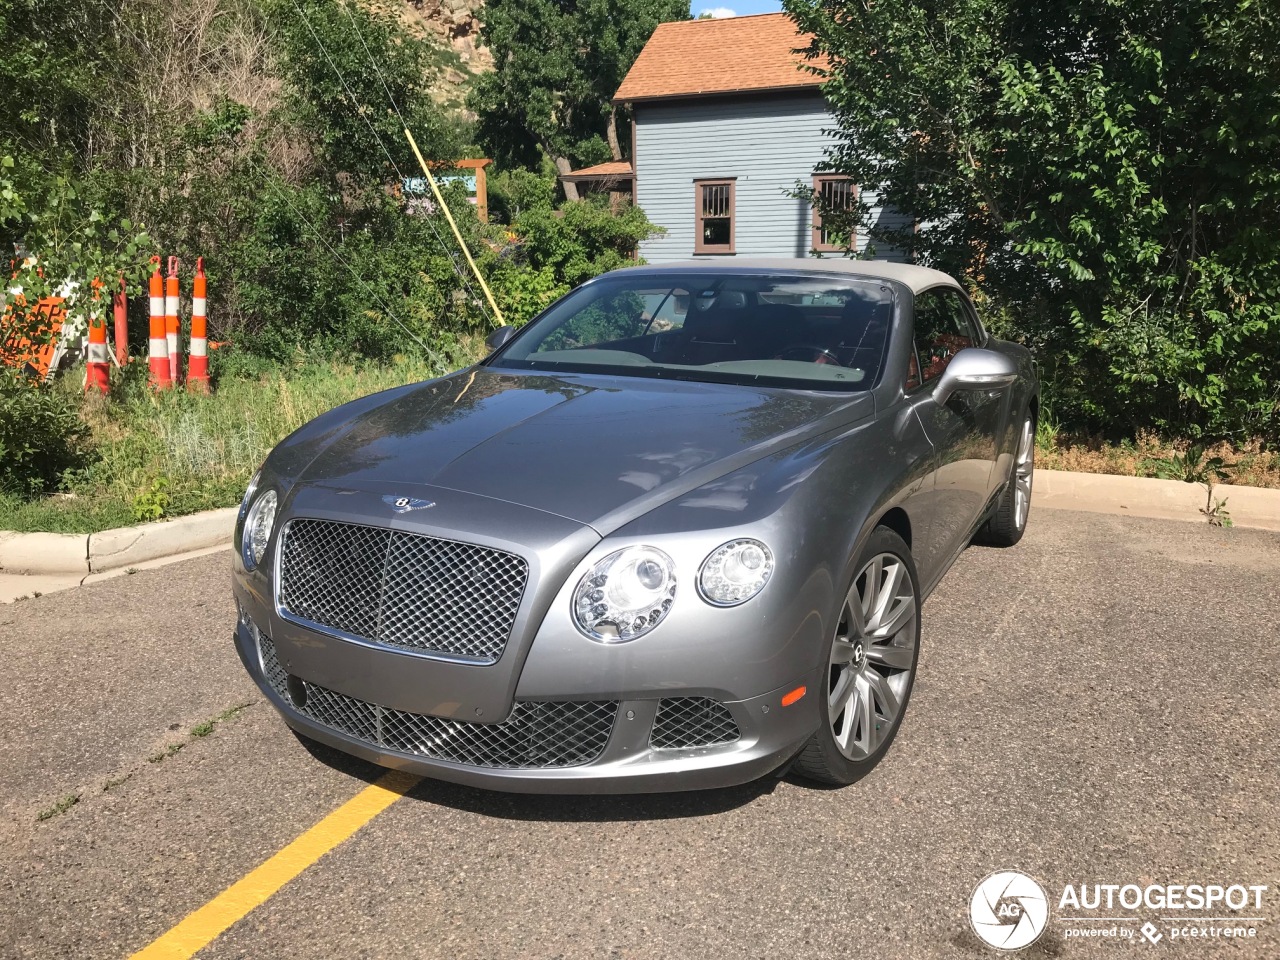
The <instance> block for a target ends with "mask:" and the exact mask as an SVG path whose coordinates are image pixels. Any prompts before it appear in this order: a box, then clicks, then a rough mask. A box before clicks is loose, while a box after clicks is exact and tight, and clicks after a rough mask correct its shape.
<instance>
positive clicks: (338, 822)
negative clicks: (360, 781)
mask: <svg viewBox="0 0 1280 960" xmlns="http://www.w3.org/2000/svg"><path fill="white" fill-rule="evenodd" d="M421 779H422V778H421V777H415V776H413V775H412V774H408V773H402V772H400V771H398V770H393V771H391V772H390V773H387V774H384V775H383V776H382V777H380V778H379V779H378V780H377V782H375V783H373V784H370V785H369V786H367V787H365V788H364V789H363V790H361V791H360V792H359V793H358V794H356V795H355V796H354V797H352V798H351V799H350V800H348V801H347V802H346V803H344V804H343V805H342V806H340V807H339V808H338V809H337V810H335V811H333V813H331V814H329V815H328V816H327V817H325V818H324V819H323V820H321V821H320V822H319V823H317V824H316V825H315V826H314V827H312V828H311V829H310V830H308V831H307V832H306V833H304V834H303V835H302V836H300V837H298V839H297V840H294V841H293V842H292V843H290V844H289V845H288V846H287V847H285V848H284V849H283V850H281V851H280V852H279V853H277V854H276V855H275V856H273V857H271V859H269V860H267V861H266V862H265V863H263V864H262V865H261V866H259V867H258V868H257V869H255V870H254V871H252V872H251V873H249V874H247V875H246V876H244V877H243V878H242V879H240V880H237V881H236V882H235V883H233V884H232V885H231V886H229V887H227V889H225V890H223V891H222V892H221V893H220V894H218V895H217V896H216V897H214V898H213V899H212V900H210V901H209V902H208V903H206V904H205V905H204V906H203V907H201V908H200V909H199V910H196V911H195V912H194V913H191V914H188V915H187V916H186V917H185V918H183V919H182V920H181V921H179V922H178V924H177V926H175V927H173V928H172V929H171V930H170V931H169V932H168V933H166V934H164V935H163V936H161V937H160V938H159V939H157V940H155V941H153V942H152V943H151V944H150V945H148V946H146V947H144V948H143V949H141V950H139V951H138V952H137V953H135V954H134V955H133V956H132V958H130V960H178V958H186V957H193V956H195V954H196V953H197V952H199V951H200V950H202V949H204V948H205V947H207V946H208V945H209V944H210V943H212V942H213V941H214V940H215V939H216V938H217V937H218V935H219V934H221V933H222V932H223V931H224V930H226V929H227V928H228V927H230V926H231V925H232V924H233V923H235V922H236V921H237V920H240V919H241V918H243V917H245V916H246V915H248V914H249V912H250V911H252V910H253V909H254V908H256V907H259V906H261V905H262V904H264V903H266V902H267V900H269V899H270V898H271V896H272V895H273V894H274V893H275V892H276V891H277V890H279V889H280V888H281V887H283V886H284V885H285V884H286V883H288V882H289V881H290V880H292V879H293V878H294V877H296V876H297V875H298V874H300V873H302V871H303V870H305V869H307V867H309V866H311V865H312V864H313V863H315V862H316V861H317V860H319V859H320V858H321V857H323V856H324V855H325V854H326V853H328V852H329V851H330V850H332V849H333V848H334V847H336V846H337V845H338V844H340V843H342V841H343V840H346V839H347V838H348V837H350V836H351V835H352V834H353V833H355V832H356V831H357V830H359V829H360V828H361V827H363V826H364V825H365V824H366V823H368V822H369V821H370V820H372V819H373V818H374V817H376V816H377V815H378V814H379V813H381V812H382V811H383V810H385V809H387V807H389V806H391V804H393V803H395V802H396V801H397V800H399V799H400V798H401V797H403V796H404V795H405V794H406V793H408V792H409V791H410V790H412V789H413V787H414V786H415V785H416V784H417V783H418V782H419V780H421Z"/></svg>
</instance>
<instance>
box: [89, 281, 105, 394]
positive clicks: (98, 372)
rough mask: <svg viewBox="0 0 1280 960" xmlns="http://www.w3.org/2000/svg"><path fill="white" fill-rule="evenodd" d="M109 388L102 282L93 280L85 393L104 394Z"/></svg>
mask: <svg viewBox="0 0 1280 960" xmlns="http://www.w3.org/2000/svg"><path fill="white" fill-rule="evenodd" d="M110 388H111V358H110V357H108V356H107V320H106V317H105V316H104V315H103V311H102V281H101V280H100V279H98V278H97V277H94V278H93V298H92V300H91V301H90V303H89V356H88V363H86V364H85V378H84V389H85V392H86V393H87V392H89V391H90V390H95V389H96V390H98V391H100V392H102V393H106V392H107V391H108V390H109V389H110Z"/></svg>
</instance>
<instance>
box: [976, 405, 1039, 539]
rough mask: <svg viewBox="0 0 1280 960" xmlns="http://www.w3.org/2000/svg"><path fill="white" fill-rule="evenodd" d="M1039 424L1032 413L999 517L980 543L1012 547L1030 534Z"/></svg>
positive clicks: (993, 519) (993, 518)
mask: <svg viewBox="0 0 1280 960" xmlns="http://www.w3.org/2000/svg"><path fill="white" fill-rule="evenodd" d="M1035 458H1036V424H1035V421H1034V420H1033V419H1032V418H1031V414H1030V413H1028V414H1027V416H1026V419H1024V420H1023V421H1022V433H1021V434H1019V436H1018V453H1017V456H1016V457H1015V458H1014V461H1013V476H1011V477H1010V478H1009V484H1008V486H1006V487H1005V488H1004V492H1003V493H1002V494H1000V500H999V502H998V503H997V504H996V510H995V513H993V514H992V515H991V518H990V519H989V520H988V521H987V522H986V523H985V524H983V526H982V530H981V531H980V533H979V536H978V539H979V542H981V543H985V544H987V545H988V546H992V547H1012V546H1013V545H1014V544H1015V543H1017V542H1018V541H1019V540H1021V539H1022V535H1023V534H1024V533H1026V531H1027V517H1028V516H1029V515H1030V513H1031V481H1032V479H1034V474H1035V468H1036V462H1035Z"/></svg>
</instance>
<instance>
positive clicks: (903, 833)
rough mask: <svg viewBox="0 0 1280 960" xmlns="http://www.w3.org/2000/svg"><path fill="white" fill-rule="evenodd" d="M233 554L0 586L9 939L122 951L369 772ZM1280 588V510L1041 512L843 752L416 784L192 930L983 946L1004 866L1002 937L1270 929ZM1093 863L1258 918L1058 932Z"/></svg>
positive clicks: (988, 553)
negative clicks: (564, 784)
mask: <svg viewBox="0 0 1280 960" xmlns="http://www.w3.org/2000/svg"><path fill="white" fill-rule="evenodd" d="M228 569H229V558H228V555H227V554H226V553H219V554H213V555H210V556H207V557H202V558H200V559H196V560H191V561H187V562H184V563H179V564H173V565H171V566H167V567H163V568H160V569H155V570H149V571H144V572H140V573H137V574H135V575H132V576H123V577H119V578H117V579H114V580H110V581H106V582H102V583H98V584H95V585H92V586H88V587H84V588H81V589H78V590H71V591H68V592H64V593H59V594H54V595H49V596H44V597H39V598H35V599H31V600H26V601H23V602H20V603H16V604H13V605H9V606H3V607H0V652H2V653H3V660H4V671H5V679H4V683H3V690H4V691H5V696H4V697H3V698H2V699H0V764H2V765H3V770H4V784H5V788H4V791H3V795H2V796H0V805H2V806H0V849H3V857H0V956H4V957H22V958H27V957H39V958H44V957H77V958H81V957H92V958H97V957H103V958H111V957H127V956H129V955H131V954H132V953H134V952H135V951H138V950H141V949H143V948H144V947H146V946H147V945H148V944H150V943H151V942H152V941H154V940H155V939H156V938H157V937H160V936H161V935H162V934H164V933H165V932H166V931H167V930H169V929H170V928H171V927H173V926H174V925H175V924H176V923H178V922H179V921H180V920H182V919H183V918H184V917H185V916H187V915H188V914H190V913H191V912H192V911H195V910H197V909H198V908H200V907H201V906H202V905H204V904H206V903H207V902H208V901H210V900H211V899H212V898H214V897H215V896H217V895H218V894H219V892H220V891H222V890H223V889H224V888H226V887H227V886H228V885H230V884H233V883H235V882H236V881H237V880H239V879H240V878H242V877H243V876H245V874H247V873H248V872H249V871H251V870H253V869H254V868H255V867H257V866H258V865H259V864H261V863H263V862H264V861H267V860H268V859H269V858H272V857H273V856H274V855H275V854H276V853H277V852H278V851H280V850H281V848H283V847H285V846H286V845H287V844H289V843H290V842H291V841H293V840H294V839H295V838H297V837H298V836H299V835H300V834H302V833H303V832H304V831H306V830H307V829H308V828H310V827H312V826H313V825H314V824H316V823H317V822H319V821H321V820H322V819H323V818H325V817H326V815H328V814H330V813H331V812H332V811H333V810H335V809H336V808H338V807H340V806H341V805H342V804H344V803H345V802H346V801H348V800H350V799H351V798H352V797H354V796H356V795H357V794H360V792H361V791H362V790H363V789H364V788H365V787H366V785H367V784H368V783H370V782H372V781H374V780H376V779H377V778H378V777H379V776H381V774H382V771H380V770H378V769H376V768H373V767H371V766H368V765H366V764H363V763H360V762H357V761H354V760H350V759H348V758H345V757H343V756H342V755H340V754H335V753H330V752H328V751H326V750H323V749H322V748H319V747H312V748H310V749H309V748H308V747H307V746H305V745H304V744H303V743H302V742H300V741H299V740H298V739H297V738H295V737H294V736H293V735H292V734H291V733H290V732H289V731H288V729H287V728H286V727H285V726H284V724H283V723H282V722H281V721H280V720H279V719H278V718H277V717H276V715H275V714H274V712H273V711H272V710H271V709H270V708H269V707H268V706H267V704H266V703H265V702H264V700H263V698H262V697H261V695H260V694H259V693H258V692H257V690H256V688H255V687H254V686H253V685H252V683H251V682H250V681H249V679H248V677H247V676H246V675H245V674H244V672H243V671H242V669H241V667H240V664H239V661H238V660H237V658H236V656H235V653H234V651H233V650H232V647H231V643H230V631H231V626H232V621H233V618H234V613H233V608H232V604H231V599H230V593H229V585H228V581H229V574H228ZM1278 611H1280V535H1277V534H1272V533H1264V532H1259V531H1249V530H1225V531H1224V530H1219V529H1214V528H1211V527H1209V526H1207V525H1203V524H1189V523H1178V522H1165V521H1151V520H1137V519H1132V518H1126V517H1113V516H1105V515H1096V514H1082V513H1072V512H1066V511H1049V510H1040V511H1038V512H1037V513H1035V514H1033V516H1032V521H1031V526H1030V530H1029V532H1028V534H1027V537H1026V539H1025V540H1024V541H1023V543H1022V544H1021V545H1019V546H1018V547H1016V548H1014V549H1011V550H1004V551H1000V550H993V549H985V548H976V547H975V548H972V549H970V550H969V551H968V552H967V553H966V554H965V555H964V556H963V557H962V558H961V560H960V561H959V563H958V564H957V565H956V567H955V568H954V569H953V570H952V571H951V573H950V574H949V575H948V576H947V578H946V579H945V581H944V582H943V584H942V586H941V587H940V588H939V590H938V591H937V592H936V593H935V594H934V596H933V597H932V598H931V599H930V600H929V602H928V603H927V605H926V606H925V609H924V614H925V626H924V629H925V634H924V641H923V643H924V646H923V647H922V654H921V662H920V674H919V679H918V681H917V685H916V691H915V694H914V698H913V701H912V705H911V709H910V711H909V713H908V715H907V719H906V722H905V725H904V727H903V730H902V732H901V734H900V736H899V737H898V739H897V741H896V743H895V745H894V747H893V750H892V751H891V753H890V754H889V756H888V757H887V759H886V760H885V761H884V762H883V763H882V764H881V765H880V766H879V768H878V769H876V770H875V771H874V772H873V773H872V774H871V775H870V776H869V777H867V778H866V779H864V780H863V781H862V782H860V783H858V784H856V785H854V786H852V787H849V788H846V789H844V790H821V789H815V788H813V787H810V786H807V785H805V784H803V783H802V782H800V781H794V780H791V779H783V780H781V781H778V780H774V779H769V780H766V781H762V782H759V783H756V784H752V785H749V786H746V787H742V788H736V789H732V790H725V791H717V792H711V793H703V794H673V795H663V796H636V797H624V798H608V797H604V798H574V797H559V798H557V797H528V796H508V795H499V794H486V793H482V792H478V791H473V790H468V789H464V788H461V787H454V786H448V785H444V784H437V783H433V782H429V781H423V782H421V783H418V784H417V785H416V786H414V787H413V788H412V789H411V790H410V791H409V792H408V794H407V795H406V796H405V797H403V798H402V799H400V800H398V801H396V802H394V803H391V804H390V806H388V807H387V809H385V810H384V811H383V812H381V813H379V814H378V815H377V816H375V817H374V818H373V819H372V820H370V821H369V822H368V823H367V825H365V826H363V827H362V828H361V829H360V830H359V831H358V832H356V833H355V834H354V835H353V836H352V837H351V838H350V839H348V840H346V841H345V842H342V843H340V844H338V845H337V846H335V847H334V849H332V850H330V851H329V852H328V853H326V854H324V856H323V857H321V859H320V860H319V861H318V862H316V863H315V864H314V865H313V866H311V867H309V868H308V869H306V870H305V871H303V872H302V873H301V875H300V876H298V877H297V878H296V879H294V880H292V881H291V882H289V883H287V884H286V885H285V886H283V888H281V889H280V890H279V892H278V893H276V894H275V895H274V896H272V897H270V899H268V900H266V902H265V903H263V904H262V905H261V906H259V907H258V908H257V909H254V910H252V911H251V912H249V913H248V915H247V916H245V917H244V919H242V920H240V921H238V922H236V923H235V924H234V925H233V926H231V927H230V929H228V930H227V931H226V932H225V933H223V934H222V935H220V936H218V937H216V939H213V940H212V942H211V943H209V944H208V945H207V946H205V947H204V948H203V949H201V950H200V952H199V956H200V957H201V958H231V957H246V958H249V957H252V958H274V957H306V958H308V960H318V958H328V957H344V958H345V957H425V958H434V957H442V958H443V957H448V958H459V960H469V958H495V960H497V958H516V957H520V958H525V957H574V958H576V957H615V958H657V957H663V958H666V957H670V958H698V957H704V956H723V957H731V958H737V957H770V958H773V957H780V956H781V957H794V958H809V957H813V958H820V957H841V958H844V957H860V956H874V957H878V958H893V957H903V958H920V957H924V958H928V957H980V956H995V955H997V954H996V952H995V951H993V950H991V949H989V948H987V947H985V946H983V945H982V944H981V943H980V941H979V940H978V939H977V938H976V936H975V935H974V934H973V933H972V932H971V930H970V928H969V922H968V903H969V898H970V895H971V894H972V892H973V890H974V887H975V884H977V882H978V881H979V880H981V879H982V878H983V877H984V876H986V875H988V874H990V873H991V872H993V871H995V870H998V869H1002V868H1010V869H1017V870H1021V871H1023V872H1025V873H1028V874H1030V875H1031V876H1033V877H1035V878H1037V879H1038V880H1040V882H1041V883H1042V884H1044V886H1045V888H1046V889H1047V890H1048V891H1049V896H1050V899H1051V900H1052V901H1053V902H1052V907H1053V908H1054V910H1053V916H1052V917H1051V919H1050V922H1049V925H1048V928H1047V931H1046V933H1045V934H1044V935H1043V936H1042V937H1041V939H1040V940H1039V941H1038V942H1037V943H1036V944H1035V945H1034V946H1032V947H1031V948H1029V949H1028V950H1026V951H1025V952H1024V953H1022V954H1020V955H1021V956H1032V957H1038V956H1053V957H1068V958H1074V957H1092V956H1113V955H1116V954H1117V953H1118V952H1122V951H1125V950H1138V951H1140V952H1145V951H1147V950H1150V951H1151V956H1153V957H1156V956H1162V955H1166V954H1167V955H1170V956H1204V955H1215V956H1216V955H1223V956H1231V957H1276V956H1280V816H1277V797H1278V796H1280V747H1278V746H1277V745H1278V744H1280V617H1278V616H1277V613H1278ZM72 798H76V799H75V800H74V802H73V801H72ZM1081 883H1085V884H1095V883H1102V884H1107V883H1117V884H1129V883H1133V884H1139V885H1149V884H1187V883H1205V884H1231V883H1241V884H1253V885H1267V886H1268V887H1269V890H1268V891H1267V892H1266V894H1265V900H1264V903H1263V907H1262V908H1261V912H1260V914H1258V913H1250V914H1249V915H1250V916H1255V915H1262V916H1263V919H1262V920H1260V921H1250V923H1249V924H1246V925H1247V926H1251V927H1253V928H1255V935H1254V936H1253V937H1251V938H1245V939H1232V940H1229V941H1228V940H1224V939H1211V940H1199V939H1197V940H1189V939H1181V938H1178V939H1175V937H1174V935H1173V928H1174V927H1175V926H1177V925H1178V923H1179V921H1180V920H1181V918H1179V920H1178V921H1169V922H1166V921H1164V920H1162V919H1161V917H1162V916H1166V915H1167V913H1164V912H1162V911H1157V910H1151V909H1142V910H1138V911H1136V912H1132V913H1131V914H1126V916H1125V917H1124V918H1122V919H1124V920H1125V921H1126V922H1128V921H1132V922H1131V923H1130V926H1131V927H1132V928H1134V929H1136V928H1137V926H1138V925H1139V924H1141V923H1142V922H1146V921H1152V922H1153V923H1154V924H1155V926H1156V928H1157V929H1158V930H1159V931H1160V932H1161V938H1160V940H1159V942H1158V943H1156V944H1150V943H1148V942H1146V941H1143V940H1141V939H1139V938H1137V937H1132V938H1130V939H1127V940H1123V941H1120V942H1118V941H1117V940H1115V939H1110V938H1107V937H1103V936H1097V937H1092V938H1088V939H1082V938H1079V937H1076V936H1073V935H1071V930H1070V925H1069V924H1066V923H1064V921H1063V920H1062V919H1061V914H1062V911H1060V910H1058V909H1057V907H1058V903H1057V895H1058V892H1059V891H1061V890H1062V888H1063V886H1064V885H1066V884H1081ZM1217 915H1222V913H1221V911H1218V912H1217ZM1098 916H1105V914H1098ZM1095 926H1097V924H1095Z"/></svg>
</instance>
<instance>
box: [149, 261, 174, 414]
mask: <svg viewBox="0 0 1280 960" xmlns="http://www.w3.org/2000/svg"><path fill="white" fill-rule="evenodd" d="M151 262H152V264H154V265H155V270H154V271H153V272H152V274H151V282H150V284H149V287H150V290H149V292H150V294H151V334H150V339H149V341H148V344H147V367H148V369H149V370H150V371H151V386H152V388H153V389H156V390H167V389H169V387H171V386H173V377H171V376H170V375H169V351H168V348H167V344H166V342H165V341H166V336H165V317H164V279H163V278H162V277H161V276H160V258H159V257H152V258H151Z"/></svg>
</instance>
